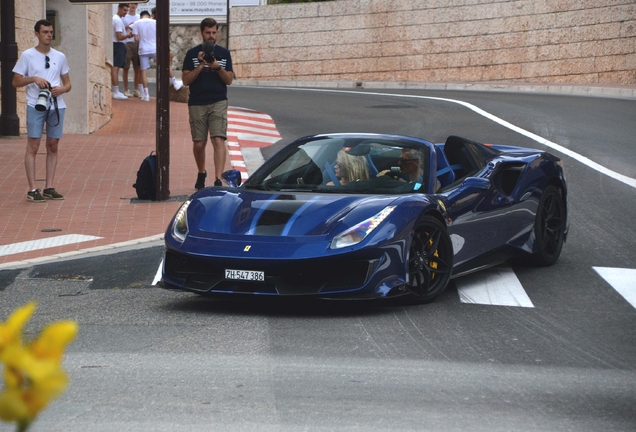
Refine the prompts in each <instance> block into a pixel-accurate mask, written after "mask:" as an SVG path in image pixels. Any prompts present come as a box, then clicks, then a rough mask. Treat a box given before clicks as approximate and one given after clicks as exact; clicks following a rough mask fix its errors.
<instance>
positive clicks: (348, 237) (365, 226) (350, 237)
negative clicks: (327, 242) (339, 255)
mask: <svg viewBox="0 0 636 432" xmlns="http://www.w3.org/2000/svg"><path fill="white" fill-rule="evenodd" d="M393 210H395V206H388V207H385V208H384V209H383V210H382V211H381V212H380V213H378V214H376V215H375V216H372V217H370V218H369V219H367V220H365V221H362V222H360V223H359V224H357V225H355V226H353V227H351V228H349V229H348V230H346V231H345V232H343V233H342V234H339V235H337V236H335V237H334V238H333V240H332V241H331V246H330V247H331V249H340V248H343V247H348V246H353V245H355V244H358V243H360V242H361V241H362V240H364V239H365V238H367V236H368V235H369V234H371V231H373V230H374V229H375V228H376V227H377V226H378V225H380V224H381V223H382V221H383V220H384V219H386V218H387V216H388V215H390V214H391V212H392V211H393Z"/></svg>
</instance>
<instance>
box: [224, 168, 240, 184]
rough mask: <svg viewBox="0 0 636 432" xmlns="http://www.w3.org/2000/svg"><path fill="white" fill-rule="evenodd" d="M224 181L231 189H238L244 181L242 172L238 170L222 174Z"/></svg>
mask: <svg viewBox="0 0 636 432" xmlns="http://www.w3.org/2000/svg"><path fill="white" fill-rule="evenodd" d="M221 177H222V178H223V180H225V181H226V182H227V184H228V185H230V187H233V188H237V187H239V186H240V185H241V182H242V181H243V179H242V178H241V172H240V171H238V170H228V171H225V172H224V173H223V174H221Z"/></svg>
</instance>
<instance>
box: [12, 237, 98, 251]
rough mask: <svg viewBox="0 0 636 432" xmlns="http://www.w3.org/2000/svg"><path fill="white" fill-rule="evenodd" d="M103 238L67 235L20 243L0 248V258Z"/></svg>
mask: <svg viewBox="0 0 636 432" xmlns="http://www.w3.org/2000/svg"><path fill="white" fill-rule="evenodd" d="M101 238H102V237H94V236H89V235H82V234H65V235H61V236H55V237H47V238H44V239H40V240H29V241H25V242H20V243H13V244H8V245H5V246H0V256H6V255H14V254H18V253H23V252H31V251H34V250H39V249H47V248H52V247H57V246H66V245H70V244H74V243H82V242H87V241H91V240H99V239H101Z"/></svg>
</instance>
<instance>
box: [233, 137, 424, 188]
mask: <svg viewBox="0 0 636 432" xmlns="http://www.w3.org/2000/svg"><path fill="white" fill-rule="evenodd" d="M431 148H432V144H430V143H428V142H426V141H422V140H416V139H408V138H403V137H392V136H372V135H348V134H347V135H329V136H327V135H325V136H317V137H311V138H308V139H301V140H298V141H296V142H294V143H292V144H290V145H288V146H287V147H285V148H284V149H283V150H282V151H280V152H279V153H277V154H276V155H275V156H274V157H273V158H271V159H270V160H268V161H267V162H266V163H265V164H264V165H263V166H262V167H261V168H260V169H258V170H257V171H256V172H255V173H254V175H253V176H251V177H250V178H249V179H248V181H247V182H246V183H245V185H244V187H245V188H248V189H258V190H269V191H302V192H319V193H353V194H405V193H412V192H415V191H417V192H428V183H429V180H428V179H429V166H430V165H429V160H430V149H431Z"/></svg>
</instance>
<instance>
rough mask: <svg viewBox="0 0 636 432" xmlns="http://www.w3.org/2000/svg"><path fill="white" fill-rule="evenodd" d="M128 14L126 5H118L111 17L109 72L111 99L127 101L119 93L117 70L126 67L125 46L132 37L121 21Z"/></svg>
mask: <svg viewBox="0 0 636 432" xmlns="http://www.w3.org/2000/svg"><path fill="white" fill-rule="evenodd" d="M127 13H128V3H119V5H118V6H117V13H116V14H115V15H113V67H112V68H111V70H110V77H111V84H112V90H113V99H128V98H127V97H126V96H124V94H123V93H122V92H120V91H119V69H120V68H123V67H124V66H126V44H125V43H124V41H125V40H126V39H127V38H129V37H132V31H130V30H126V26H125V25H124V22H123V21H122V20H121V19H122V18H123V17H124V16H125V15H126V14H127Z"/></svg>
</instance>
